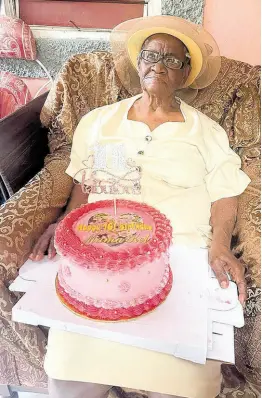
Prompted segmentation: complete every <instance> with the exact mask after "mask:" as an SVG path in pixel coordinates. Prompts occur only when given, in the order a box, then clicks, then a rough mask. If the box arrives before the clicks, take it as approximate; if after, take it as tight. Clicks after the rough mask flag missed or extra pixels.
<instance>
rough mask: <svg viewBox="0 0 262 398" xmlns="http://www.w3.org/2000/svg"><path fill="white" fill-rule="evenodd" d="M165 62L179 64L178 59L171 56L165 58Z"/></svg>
mask: <svg viewBox="0 0 262 398" xmlns="http://www.w3.org/2000/svg"><path fill="white" fill-rule="evenodd" d="M166 62H167V63H168V64H171V65H180V61H179V60H178V59H176V58H173V57H168V58H166Z"/></svg>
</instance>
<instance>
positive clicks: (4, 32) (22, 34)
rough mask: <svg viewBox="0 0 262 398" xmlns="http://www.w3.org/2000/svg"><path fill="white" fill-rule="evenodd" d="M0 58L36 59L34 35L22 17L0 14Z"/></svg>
mask: <svg viewBox="0 0 262 398" xmlns="http://www.w3.org/2000/svg"><path fill="white" fill-rule="evenodd" d="M0 58H19V59H27V60H35V59H36V45H35V39H34V36H33V34H32V32H31V29H30V27H29V25H27V24H26V23H25V22H24V21H22V19H19V18H11V17H7V16H4V15H0Z"/></svg>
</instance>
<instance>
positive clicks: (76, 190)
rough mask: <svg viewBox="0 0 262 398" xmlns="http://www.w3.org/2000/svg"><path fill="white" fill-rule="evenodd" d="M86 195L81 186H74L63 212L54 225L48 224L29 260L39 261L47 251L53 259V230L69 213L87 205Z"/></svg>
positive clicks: (54, 252) (54, 253)
mask: <svg viewBox="0 0 262 398" xmlns="http://www.w3.org/2000/svg"><path fill="white" fill-rule="evenodd" d="M87 201H88V194H87V193H83V191H82V187H81V184H78V185H74V187H73V189H72V192H71V196H70V199H69V202H68V204H67V207H66V210H65V212H64V213H63V214H62V215H61V216H60V217H59V218H58V220H57V221H56V223H53V224H50V225H49V227H48V228H47V229H46V230H45V232H44V233H43V234H42V235H41V236H40V238H39V239H38V241H37V242H36V244H35V246H34V247H33V250H32V253H31V254H30V256H29V257H30V259H31V260H33V261H40V260H42V258H43V257H44V254H45V252H46V251H48V257H49V258H50V259H51V258H53V257H55V255H56V250H55V247H54V235H55V229H56V227H57V224H58V223H59V221H61V220H62V219H63V218H64V217H65V216H66V215H67V214H68V213H70V211H72V210H74V209H76V208H78V207H80V206H81V205H82V204H84V203H87Z"/></svg>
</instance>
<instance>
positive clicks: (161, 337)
mask: <svg viewBox="0 0 262 398" xmlns="http://www.w3.org/2000/svg"><path fill="white" fill-rule="evenodd" d="M171 260H172V261H171V265H172V270H173V273H174V285H173V288H172V291H171V293H170V295H169V296H168V298H167V300H166V301H165V302H164V303H163V304H162V305H161V306H160V307H159V308H157V309H156V310H155V311H153V312H152V313H150V314H147V315H145V316H142V317H141V318H137V319H136V320H133V321H128V322H119V323H104V322H95V321H91V320H87V319H84V318H81V317H78V316H77V315H75V314H73V313H72V312H70V311H69V310H68V309H67V308H65V307H64V306H63V305H62V304H61V303H60V301H59V299H58V298H57V296H56V292H55V285H54V280H55V275H56V270H57V265H58V263H59V258H57V260H56V261H55V262H50V261H49V262H46V261H42V264H37V263H32V262H30V261H29V262H27V264H26V265H25V266H24V267H23V268H24V271H22V270H23V268H22V269H21V276H20V278H18V280H16V281H15V283H14V285H13V287H12V288H13V290H14V287H15V285H16V286H17V285H18V284H19V279H20V281H21V277H22V278H23V283H24V284H25V283H27V287H26V290H27V293H26V294H25V295H24V297H23V298H22V299H21V300H20V301H19V302H18V303H17V304H16V306H15V307H14V308H13V320H14V321H17V322H22V323H27V324H33V325H43V326H48V327H51V328H57V329H60V330H67V331H71V332H75V333H81V334H85V335H89V336H92V337H96V338H102V339H106V340H111V341H115V342H119V343H123V344H127V345H131V346H137V347H141V348H145V349H149V350H153V351H158V352H162V353H167V354H171V355H175V356H177V357H179V358H183V359H188V360H191V361H193V362H197V363H205V361H206V358H210V359H217V360H223V361H227V362H234V336H233V326H232V322H231V325H228V324H226V323H227V322H228V321H227V320H226V322H225V324H223V314H222V312H224V313H226V318H231V317H230V316H229V315H230V314H229V313H231V312H232V311H235V312H236V309H235V308H234V309H233V310H232V311H214V310H208V295H207V285H208V281H209V280H210V279H211V277H210V274H209V271H208V269H209V268H208V263H207V251H206V250H205V249H188V248H181V247H180V248H179V247H177V248H175V249H173V250H172V253H171ZM24 279H29V280H30V281H29V282H26V281H25V280H24ZM33 281H36V282H33ZM24 288H25V285H24ZM16 289H17V288H16ZM17 290H19V289H17ZM217 312H221V314H220V315H221V316H220V318H221V319H220V323H219V324H218V323H213V321H212V318H213V315H214V313H217ZM237 313H238V315H237V316H236V318H237V320H238V323H239V324H241V322H242V318H243V315H242V313H241V311H239V308H238V310H237ZM221 322H222V323H221ZM229 323H230V322H229ZM240 326H241V325H240ZM217 330H218V331H217ZM214 333H215V334H214Z"/></svg>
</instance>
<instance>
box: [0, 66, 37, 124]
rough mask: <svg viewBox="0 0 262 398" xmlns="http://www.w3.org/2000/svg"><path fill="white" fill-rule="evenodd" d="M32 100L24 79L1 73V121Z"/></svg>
mask: <svg viewBox="0 0 262 398" xmlns="http://www.w3.org/2000/svg"><path fill="white" fill-rule="evenodd" d="M31 99H32V97H31V94H30V91H29V89H28V87H27V85H26V84H25V83H24V82H23V80H22V79H20V78H19V77H17V76H15V75H13V74H12V73H9V72H3V71H0V119H2V118H4V117H6V116H8V115H10V114H11V113H13V112H15V111H16V110H17V109H19V108H21V106H23V105H25V104H27V103H28V102H29V101H31Z"/></svg>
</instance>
